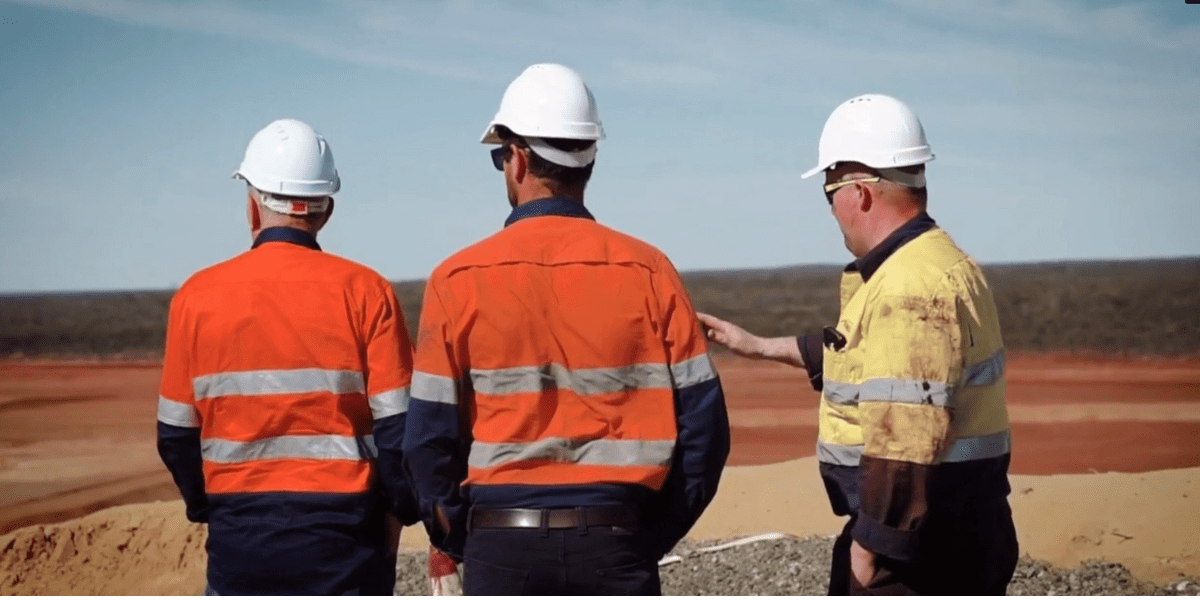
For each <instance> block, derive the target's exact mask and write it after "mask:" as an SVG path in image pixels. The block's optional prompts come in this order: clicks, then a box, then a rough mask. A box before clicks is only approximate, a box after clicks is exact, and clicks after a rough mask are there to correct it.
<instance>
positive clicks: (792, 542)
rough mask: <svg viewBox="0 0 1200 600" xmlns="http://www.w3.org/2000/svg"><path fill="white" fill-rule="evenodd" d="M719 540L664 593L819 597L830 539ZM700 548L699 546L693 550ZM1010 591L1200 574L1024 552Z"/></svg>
mask: <svg viewBox="0 0 1200 600" xmlns="http://www.w3.org/2000/svg"><path fill="white" fill-rule="evenodd" d="M724 541H732V540H718V541H705V542H693V541H690V540H685V541H683V542H681V543H680V544H679V546H676V548H675V550H674V552H673V553H672V555H674V556H679V557H681V558H682V560H679V561H676V562H672V563H671V564H668V565H665V566H662V567H660V569H659V572H660V573H661V575H662V582H663V594H664V595H668V596H796V595H801V596H821V595H824V594H825V591H826V588H827V586H828V584H829V559H830V555H831V551H832V548H833V538H832V537H812V538H807V539H794V538H785V539H777V540H767V541H758V542H753V543H748V544H744V545H741V546H735V547H731V548H727V549H724V550H720V551H716V552H703V551H702V550H703V549H705V548H711V547H713V546H716V545H718V544H721V543H722V542H724ZM698 550H700V552H697V551H698ZM427 561H428V556H427V555H426V554H425V553H423V552H422V553H415V554H405V555H402V556H401V557H400V562H399V564H398V570H397V573H398V574H399V577H398V578H397V581H396V594H397V595H400V596H423V595H428V594H429V579H428V576H427V575H426V564H427ZM1008 594H1009V595H1010V596H1014V595H1019V596H1060V595H1072V596H1108V595H1124V596H1200V575H1194V576H1192V577H1189V578H1184V579H1179V580H1177V581H1174V582H1171V583H1169V584H1167V585H1156V584H1153V583H1148V582H1145V581H1139V580H1137V579H1134V577H1133V576H1132V575H1130V574H1129V571H1128V570H1126V569H1125V567H1123V566H1121V565H1119V564H1116V563H1109V562H1100V561H1088V562H1084V563H1082V564H1080V565H1079V566H1078V567H1076V568H1073V569H1060V568H1058V567H1053V566H1051V565H1049V564H1047V563H1044V562H1040V561H1035V560H1030V559H1029V558H1028V557H1024V558H1022V559H1021V561H1020V562H1019V563H1018V564H1017V571H1016V573H1015V574H1014V575H1013V580H1012V583H1010V584H1009V585H1008Z"/></svg>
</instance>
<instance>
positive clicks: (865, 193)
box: [854, 183, 879, 212]
mask: <svg viewBox="0 0 1200 600" xmlns="http://www.w3.org/2000/svg"><path fill="white" fill-rule="evenodd" d="M854 187H856V188H858V193H859V201H858V210H859V211H861V212H870V211H871V206H872V205H874V204H875V202H878V201H879V199H878V198H876V197H875V190H872V189H871V186H870V185H868V184H865V183H856V184H854Z"/></svg>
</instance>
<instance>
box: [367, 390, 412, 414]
mask: <svg viewBox="0 0 1200 600" xmlns="http://www.w3.org/2000/svg"><path fill="white" fill-rule="evenodd" d="M408 402H409V397H408V387H407V386H406V387H402V388H396V389H394V390H388V391H386V392H380V393H378V394H375V395H373V396H370V397H369V398H367V403H368V404H370V405H371V416H372V417H375V420H379V419H382V418H384V417H391V416H394V415H400V414H404V413H406V412H408Z"/></svg>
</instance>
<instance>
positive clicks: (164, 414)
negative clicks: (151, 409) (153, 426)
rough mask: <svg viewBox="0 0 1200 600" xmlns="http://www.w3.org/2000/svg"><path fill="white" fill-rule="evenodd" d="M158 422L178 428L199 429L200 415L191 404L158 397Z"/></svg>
mask: <svg viewBox="0 0 1200 600" xmlns="http://www.w3.org/2000/svg"><path fill="white" fill-rule="evenodd" d="M158 420H159V421H160V422H162V423H166V424H167V425H174V426H176V427H193V428H195V427H199V426H200V415H199V413H197V412H196V409H195V408H193V407H192V405H190V404H184V403H183V402H176V401H174V400H171V399H169V398H164V397H162V396H159V397H158Z"/></svg>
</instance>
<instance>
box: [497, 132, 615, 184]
mask: <svg viewBox="0 0 1200 600" xmlns="http://www.w3.org/2000/svg"><path fill="white" fill-rule="evenodd" d="M496 135H497V136H498V137H499V138H500V143H501V144H504V160H509V159H510V158H511V157H512V148H513V146H516V147H517V148H524V149H529V142H526V141H525V138H524V137H522V136H520V135H518V134H516V133H513V130H511V129H509V128H507V127H505V126H503V125H497V126H496ZM539 139H541V140H543V141H545V142H546V143H547V144H549V145H550V146H552V147H554V148H557V149H559V150H562V151H564V152H578V151H580V150H587V149H588V148H591V147H592V146H593V145H595V143H596V140H573V139H566V138H539ZM594 166H596V161H594V160H593V161H592V162H591V163H590V164H588V165H587V166H586V167H566V166H563V165H560V164H556V163H552V162H550V161H548V160H546V159H545V158H542V157H541V156H539V155H538V153H537V152H534V151H533V150H530V151H529V172H530V173H531V174H533V176H534V177H537V178H539V179H548V180H550V181H553V182H555V183H557V184H559V185H560V186H562V187H564V188H567V189H582V188H584V187H585V186H587V182H588V180H590V179H591V178H592V167H594Z"/></svg>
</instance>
